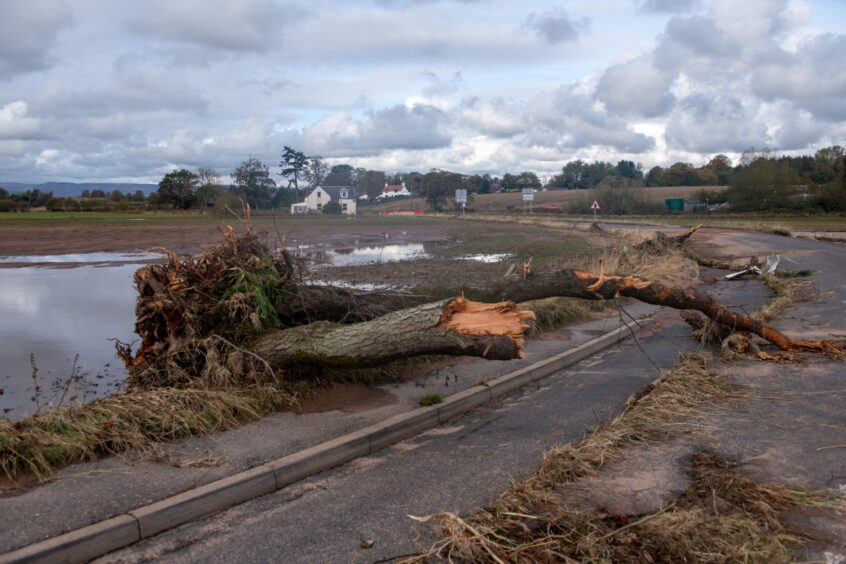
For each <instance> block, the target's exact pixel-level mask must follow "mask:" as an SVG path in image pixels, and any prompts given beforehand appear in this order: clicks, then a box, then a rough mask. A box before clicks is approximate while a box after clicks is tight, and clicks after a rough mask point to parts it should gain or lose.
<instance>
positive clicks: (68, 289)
mask: <svg viewBox="0 0 846 564" xmlns="http://www.w3.org/2000/svg"><path fill="white" fill-rule="evenodd" d="M97 254H99V253H97ZM15 258H19V257H15ZM137 268H138V265H120V266H109V267H93V266H87V267H79V268H70V269H67V268H66V269H51V268H36V267H26V268H4V269H0V390H2V395H0V410H2V411H0V415H5V416H6V417H9V418H18V417H21V416H23V415H26V414H28V413H32V412H33V411H35V408H36V406H35V403H34V401H33V400H32V397H33V395H34V384H33V381H32V367H31V365H30V354H33V355H34V357H35V361H36V364H37V366H38V384H39V385H40V387H41V403H42V404H45V403H48V402H53V403H55V402H57V401H58V398H59V397H61V395H62V387H63V385H64V382H65V381H66V380H67V379H68V378H69V377H70V376H71V371H72V367H73V364H74V358H75V356H76V355H77V354H78V355H79V360H78V363H77V368H78V369H79V370H80V371H81V372H85V373H88V378H87V379H86V380H87V382H88V384H87V385H85V384H83V383H77V384H74V385H72V387H71V389H69V390H68V392H67V394H65V395H66V400H65V401H66V403H67V400H68V399H69V398H72V397H74V396H76V401H82V400H84V399H92V398H93V397H97V396H102V395H106V394H108V393H109V392H110V391H113V390H114V388H115V386H116V385H117V384H119V383H120V382H121V381H123V379H124V378H125V375H126V373H125V371H124V368H123V364H122V363H121V362H120V360H118V359H117V358H116V356H115V351H114V346H113V344H112V343H111V342H110V341H108V339H112V338H118V339H120V340H122V341H125V342H129V341H131V340H133V339H134V338H136V337H135V335H134V333H133V324H134V322H135V315H134V312H133V309H134V306H135V289H134V287H133V282H132V275H133V273H134V272H135V270H136V269H137ZM57 380H58V381H59V382H60V385H58V386H57V385H56V381H57Z"/></svg>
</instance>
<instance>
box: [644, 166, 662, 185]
mask: <svg viewBox="0 0 846 564" xmlns="http://www.w3.org/2000/svg"><path fill="white" fill-rule="evenodd" d="M644 182H645V183H646V185H647V186H663V185H664V169H663V168H661V167H660V166H653V167H652V168H650V169H649V172H647V173H646V178H645V179H644Z"/></svg>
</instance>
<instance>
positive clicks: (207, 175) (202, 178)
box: [197, 166, 221, 186]
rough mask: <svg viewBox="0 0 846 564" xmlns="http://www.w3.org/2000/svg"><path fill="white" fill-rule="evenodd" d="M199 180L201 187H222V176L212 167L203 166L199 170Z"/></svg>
mask: <svg viewBox="0 0 846 564" xmlns="http://www.w3.org/2000/svg"><path fill="white" fill-rule="evenodd" d="M197 180H198V181H199V183H200V186H220V185H221V181H220V175H219V174H218V173H217V172H216V171H215V170H214V169H213V168H212V167H210V166H201V167H200V168H198V169H197Z"/></svg>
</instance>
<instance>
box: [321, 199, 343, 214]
mask: <svg viewBox="0 0 846 564" xmlns="http://www.w3.org/2000/svg"><path fill="white" fill-rule="evenodd" d="M342 212H343V210H342V209H341V203H340V202H339V201H338V200H330V201H329V202H328V203H327V204H326V205H325V206H323V213H325V214H328V215H341V213H342Z"/></svg>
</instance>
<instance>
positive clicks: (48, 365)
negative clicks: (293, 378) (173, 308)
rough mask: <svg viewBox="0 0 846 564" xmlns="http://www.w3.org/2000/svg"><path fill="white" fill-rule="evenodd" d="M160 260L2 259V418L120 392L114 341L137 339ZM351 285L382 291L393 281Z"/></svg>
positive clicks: (358, 250)
mask: <svg viewBox="0 0 846 564" xmlns="http://www.w3.org/2000/svg"><path fill="white" fill-rule="evenodd" d="M296 252H298V253H301V254H302V255H303V256H307V257H309V258H313V259H316V261H317V262H316V263H315V264H313V265H310V266H311V268H316V269H319V268H321V267H322V266H324V265H326V266H329V265H333V266H356V265H364V264H374V263H380V262H394V261H401V260H414V259H419V258H426V257H427V256H429V255H428V254H427V253H426V251H425V250H424V248H423V245H422V244H395V245H383V246H368V247H349V248H335V249H326V248H320V247H303V248H300V249H298V250H296ZM160 257H161V255H158V254H153V253H137V254H128V253H78V254H67V255H51V256H4V257H0V417H6V418H8V419H19V418H21V417H24V416H26V415H29V414H32V413H34V412H36V411H37V410H39V409H40V410H41V411H46V410H49V409H50V408H52V407H56V406H57V405H59V404H60V403H62V404H64V405H67V404H69V403H82V402H85V401H90V400H92V399H94V398H97V397H102V396H105V395H108V394H110V393H113V392H114V391H115V390H116V389H118V388H119V387H120V386H121V385H122V383H123V381H124V380H125V378H126V371H125V369H124V366H123V363H122V362H121V361H120V359H118V358H117V356H116V355H115V347H114V341H113V339H119V340H121V341H123V342H133V341H134V340H137V335H135V332H134V324H135V312H134V309H135V298H136V291H135V287H134V283H133V279H132V276H133V274H134V273H135V271H136V269H138V268H139V267H140V266H141V265H142V263H145V262H151V261H153V260H156V259H159V258H160ZM333 284H338V285H343V283H339V282H333ZM349 287H354V288H356V289H362V290H376V289H381V288H383V287H387V285H384V284H349ZM34 367H35V368H37V372H36V379H35V380H33V372H34ZM341 395H343V394H341Z"/></svg>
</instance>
